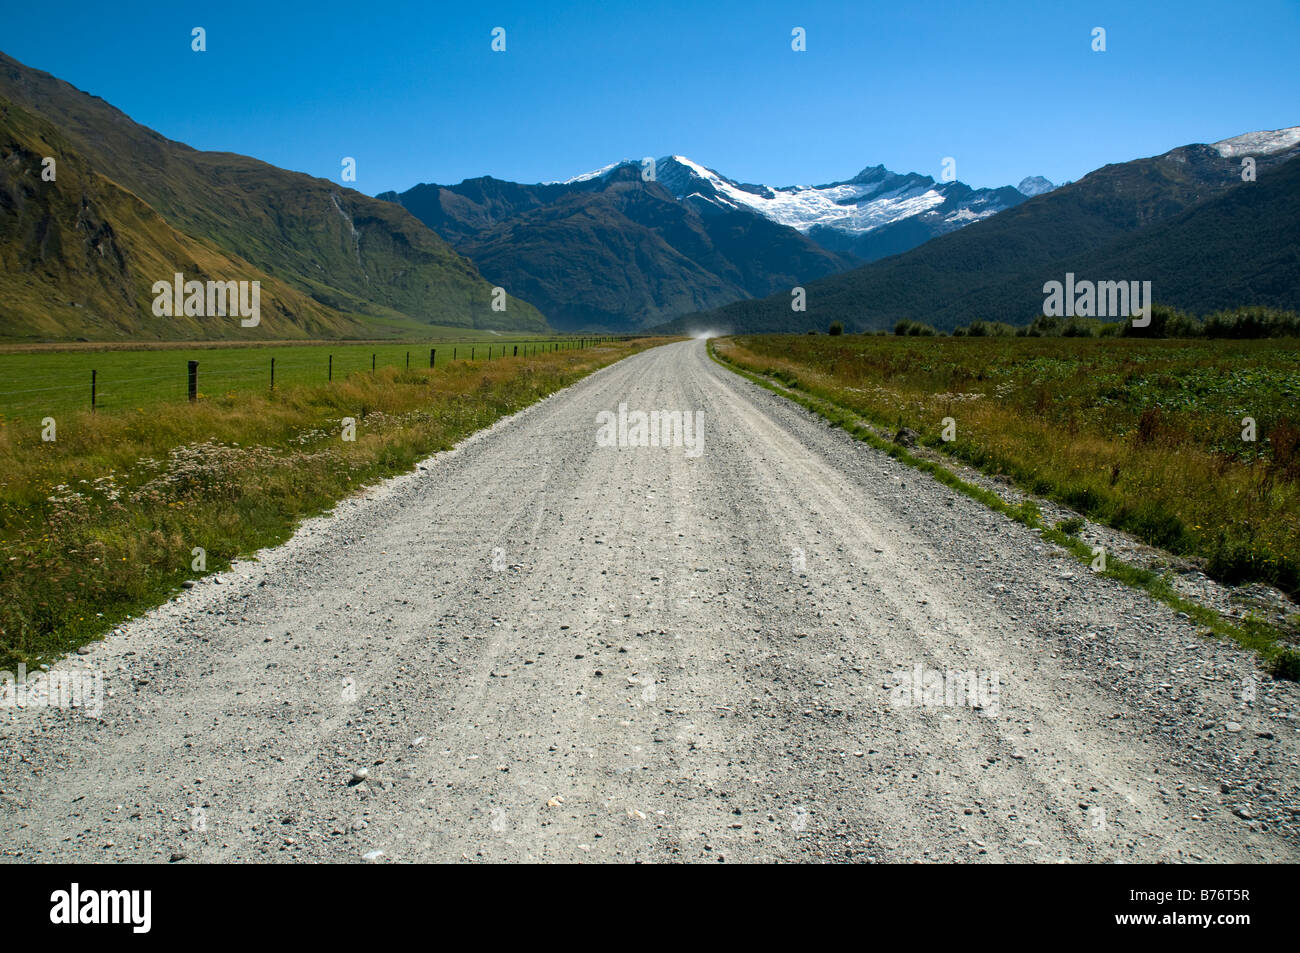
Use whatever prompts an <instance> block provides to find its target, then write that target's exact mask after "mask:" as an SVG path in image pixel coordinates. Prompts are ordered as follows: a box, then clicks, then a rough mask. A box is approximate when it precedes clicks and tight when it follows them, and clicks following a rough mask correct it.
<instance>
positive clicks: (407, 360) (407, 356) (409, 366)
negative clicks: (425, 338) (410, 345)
mask: <svg viewBox="0 0 1300 953" xmlns="http://www.w3.org/2000/svg"><path fill="white" fill-rule="evenodd" d="M406 369H407V370H408V371H409V370H410V369H411V352H410V351H407V352H406Z"/></svg>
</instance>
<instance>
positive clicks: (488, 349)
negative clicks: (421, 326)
mask: <svg viewBox="0 0 1300 953" xmlns="http://www.w3.org/2000/svg"><path fill="white" fill-rule="evenodd" d="M627 337H628V336H620V335H607V336H601V337H580V338H565V339H551V340H536V341H507V342H504V343H495V342H469V343H463V342H454V341H453V342H442V341H440V342H437V343H436V344H429V345H427V346H426V345H423V344H419V345H399V346H393V345H381V346H374V347H365V346H355V345H345V346H340V347H337V348H330V347H326V346H289V347H266V348H238V349H213V350H211V351H204V350H199V351H187V350H182V349H176V350H170V349H168V350H149V351H93V352H91V351H86V352H80V351H76V352H11V353H8V354H0V417H6V418H11V419H17V418H23V417H27V416H37V415H45V414H50V413H54V412H66V411H67V410H70V409H73V410H77V409H81V410H91V411H95V412H100V411H113V410H122V409H131V408H143V407H144V406H145V405H148V404H153V403H159V402H171V401H184V400H201V399H205V398H209V397H214V396H220V395H224V394H227V393H231V392H249V391H255V390H259V389H265V390H271V389H275V388H280V387H289V386H296V385H304V384H326V383H329V382H331V381H342V380H346V379H347V378H348V377H349V376H350V375H353V374H359V373H369V374H375V373H377V372H378V371H379V370H380V369H384V368H391V367H397V368H403V369H405V368H409V369H419V370H429V369H433V370H436V369H437V368H438V367H444V366H446V365H447V364H448V363H449V362H480V361H492V360H502V359H520V358H529V357H535V356H537V355H540V354H545V353H555V352H559V351H564V350H581V349H585V348H589V347H592V346H594V345H597V344H602V343H606V342H610V341H620V340H627ZM143 371H156V373H142V372H143ZM51 380H59V381H60V383H50V381H51ZM28 385H30V386H28Z"/></svg>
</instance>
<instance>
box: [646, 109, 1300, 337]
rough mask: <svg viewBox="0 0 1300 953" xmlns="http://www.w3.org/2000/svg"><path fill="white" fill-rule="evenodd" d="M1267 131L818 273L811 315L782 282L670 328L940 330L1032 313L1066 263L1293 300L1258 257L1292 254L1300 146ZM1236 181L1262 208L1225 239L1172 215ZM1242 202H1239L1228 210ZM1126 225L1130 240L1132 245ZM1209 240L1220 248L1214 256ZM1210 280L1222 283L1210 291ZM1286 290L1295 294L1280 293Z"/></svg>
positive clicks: (1248, 296) (1159, 288) (1239, 298)
mask: <svg viewBox="0 0 1300 953" xmlns="http://www.w3.org/2000/svg"><path fill="white" fill-rule="evenodd" d="M1270 135H1271V136H1272V138H1268V137H1261V136H1260V135H1259V134H1254V138H1253V139H1251V138H1250V137H1238V138H1237V139H1233V140H1227V141H1226V142H1224V143H1217V144H1215V145H1191V146H1183V147H1180V148H1177V149H1174V150H1171V151H1170V152H1167V153H1165V154H1164V155H1161V156H1157V157H1155V158H1150V159H1138V160H1135V161H1132V162H1126V163H1122V164H1117V165H1108V166H1105V167H1103V168H1101V169H1099V170H1097V171H1096V172H1093V173H1091V174H1090V175H1088V176H1085V177H1084V178H1083V179H1080V180H1079V181H1078V182H1075V183H1072V184H1070V185H1066V186H1062V187H1060V188H1057V189H1055V190H1053V191H1051V192H1048V193H1046V194H1044V195H1039V196H1036V197H1034V198H1031V199H1029V200H1028V201H1026V202H1024V203H1023V204H1021V205H1018V206H1016V207H1015V208H1012V209H1008V210H1007V211H1005V212H1002V213H1000V214H999V215H996V216H994V217H992V218H990V219H987V220H985V221H981V222H976V223H975V224H973V225H970V226H969V227H967V228H963V229H962V230H961V231H958V232H954V233H952V234H949V235H944V236H941V237H939V238H936V239H934V240H932V241H930V242H927V243H926V244H925V245H922V246H921V247H919V248H915V249H913V250H911V251H909V252H906V253H904V254H901V255H897V256H895V257H893V258H888V259H885V260H882V261H879V262H874V263H872V264H869V265H864V266H862V267H860V268H856V269H853V270H851V271H847V272H844V273H843V274H839V275H834V276H831V277H828V278H823V279H820V280H818V281H814V282H811V283H810V284H809V285H808V286H807V311H806V312H805V313H802V314H801V313H795V312H792V311H791V310H790V297H789V295H788V294H784V295H783V294H776V295H773V296H771V297H769V298H767V299H764V300H760V301H746V302H739V303H737V304H734V305H730V306H728V307H725V308H720V309H716V310H714V311H712V312H708V313H703V314H699V315H692V316H688V317H686V318H682V319H680V320H678V321H674V322H672V323H670V324H669V325H667V326H666V327H665V330H684V329H685V330H689V329H694V328H724V329H734V330H746V331H791V330H794V331H800V330H804V329H809V328H812V329H818V328H820V329H824V328H825V327H826V326H827V325H829V324H830V322H832V321H841V322H843V323H844V325H845V328H846V329H847V330H850V331H854V330H871V329H878V328H890V327H892V326H893V325H894V324H895V323H896V322H897V321H899V320H900V319H905V318H906V319H912V320H917V321H924V322H926V323H928V324H931V325H933V326H935V327H937V328H940V329H951V328H954V327H958V326H962V325H965V324H968V323H970V322H971V321H972V320H977V319H989V320H1001V321H1009V322H1018V323H1024V322H1027V321H1029V320H1030V319H1032V318H1033V316H1034V315H1035V314H1037V313H1039V312H1040V311H1041V307H1042V301H1043V293H1042V286H1043V283H1044V282H1045V281H1048V280H1051V279H1058V280H1059V279H1061V278H1063V276H1064V274H1065V272H1067V271H1072V272H1074V273H1075V274H1077V275H1079V276H1080V277H1081V278H1089V277H1090V278H1094V279H1107V280H1135V279H1137V280H1151V281H1152V282H1153V293H1154V296H1155V298H1156V300H1157V301H1160V302H1162V303H1169V304H1178V305H1179V306H1181V307H1185V308H1188V309H1191V310H1195V311H1203V310H1209V309H1211V308H1212V307H1214V306H1217V305H1216V302H1217V303H1218V304H1234V305H1236V304H1242V305H1244V304H1269V303H1282V304H1283V305H1284V306H1287V307H1294V306H1295V301H1296V300H1297V298H1300V289H1297V288H1295V287H1294V286H1293V285H1291V284H1290V283H1289V281H1288V280H1287V279H1285V278H1284V277H1281V276H1280V275H1279V274H1274V273H1272V272H1270V274H1269V275H1267V276H1266V275H1262V274H1260V273H1259V270H1258V268H1259V263H1260V262H1274V263H1280V264H1283V265H1284V264H1285V262H1286V261H1288V260H1289V258H1288V255H1289V254H1290V252H1288V250H1287V249H1288V245H1287V244H1286V243H1287V241H1288V237H1287V236H1288V235H1293V234H1294V233H1293V232H1291V231H1290V230H1289V226H1288V223H1287V219H1286V217H1285V209H1286V208H1288V207H1289V206H1288V205H1287V204H1286V203H1285V202H1284V201H1281V200H1280V199H1281V197H1282V196H1283V195H1284V194H1285V192H1286V190H1287V188H1288V186H1287V184H1286V183H1287V182H1288V181H1289V180H1288V178H1286V177H1285V176H1282V177H1280V178H1279V179H1277V180H1276V182H1274V184H1272V185H1270V181H1271V179H1270V177H1271V176H1273V175H1274V174H1276V172H1277V170H1279V168H1280V167H1281V166H1283V165H1284V164H1286V163H1288V162H1289V161H1290V160H1291V159H1293V158H1295V157H1296V156H1297V155H1300V144H1298V143H1297V142H1296V140H1295V138H1294V137H1289V136H1286V135H1282V134H1281V133H1274V134H1270ZM1239 140H1249V141H1251V142H1254V143H1257V144H1258V150H1257V152H1256V155H1255V158H1256V162H1257V175H1258V181H1256V182H1243V181H1242V178H1241V158H1242V153H1241V152H1240V151H1239V149H1238V148H1237V147H1236V146H1234V145H1232V143H1238V141H1239ZM1269 149H1272V150H1274V151H1272V152H1271V153H1270V152H1268V151H1267V150H1269ZM1270 188H1271V189H1275V190H1277V192H1276V194H1277V195H1278V197H1279V201H1273V202H1268V201H1259V196H1256V198H1255V200H1251V199H1249V198H1248V195H1249V193H1248V191H1247V190H1250V189H1261V190H1267V189H1270ZM1227 193H1234V194H1238V193H1240V195H1241V197H1242V198H1241V199H1240V201H1242V202H1243V203H1244V205H1243V207H1244V206H1245V205H1249V206H1250V207H1251V208H1253V209H1254V212H1253V213H1252V214H1257V215H1258V216H1259V223H1258V227H1255V228H1250V227H1248V226H1245V225H1242V226H1241V228H1242V231H1241V233H1240V235H1239V237H1240V239H1241V241H1240V242H1238V243H1237V244H1235V245H1232V246H1231V247H1227V245H1226V244H1225V243H1222V242H1219V241H1218V240H1215V239H1213V238H1212V236H1211V235H1210V234H1209V233H1208V231H1207V230H1206V229H1205V228H1204V227H1203V225H1202V226H1201V227H1197V228H1195V229H1193V230H1192V231H1187V232H1184V231H1183V228H1184V226H1185V225H1186V224H1187V223H1186V222H1184V223H1183V224H1178V225H1176V224H1175V223H1174V221H1173V220H1175V219H1177V218H1178V217H1179V216H1181V215H1183V214H1184V213H1186V212H1189V211H1190V210H1192V209H1193V208H1195V207H1196V206H1198V205H1200V204H1201V203H1204V202H1207V201H1208V200H1212V199H1214V198H1216V197H1218V196H1224V195H1225V194H1227ZM1265 194H1269V193H1268V192H1266V193H1265ZM1236 207H1237V206H1235V205H1234V204H1233V203H1232V202H1229V203H1228V205H1226V206H1224V209H1227V208H1236ZM1206 214H1207V215H1208V216H1210V218H1206V219H1201V218H1195V217H1192V216H1189V218H1188V220H1187V221H1194V222H1200V223H1204V222H1205V221H1209V220H1211V219H1212V218H1214V217H1217V216H1218V215H1219V214H1220V212H1218V211H1214V210H1213V209H1211V210H1209V211H1207V213H1206ZM1225 214H1230V217H1231V213H1226V212H1225ZM1233 220H1234V221H1237V219H1236V218H1234V219H1233ZM1292 221H1294V219H1292ZM1162 223H1169V224H1170V228H1169V230H1168V231H1167V232H1163V233H1162V232H1151V233H1150V236H1149V237H1142V238H1139V236H1144V233H1145V232H1146V230H1148V229H1152V228H1153V227H1155V226H1158V225H1161V224H1162ZM1128 238H1132V239H1133V241H1132V243H1131V244H1124V242H1123V240H1124V239H1128ZM1290 241H1292V242H1294V239H1293V238H1291V239H1290ZM1207 242H1208V243H1210V244H1204V245H1203V244H1201V243H1207ZM1278 243H1281V244H1278ZM1211 247H1214V248H1216V249H1217V252H1216V254H1217V255H1218V257H1217V259H1213V260H1212V259H1209V258H1208V257H1207V256H1208V255H1209V254H1210V248H1211ZM1211 260H1212V261H1213V267H1212V268H1209V269H1208V270H1207V268H1206V264H1207V263H1209V262H1210V261H1211ZM1198 262H1200V264H1198ZM1211 276H1212V277H1211ZM1211 284H1213V285H1214V286H1215V288H1216V289H1217V290H1216V291H1215V292H1214V294H1213V295H1207V292H1206V289H1207V288H1208V287H1209V286H1210V285H1211ZM1202 295H1207V296H1206V297H1205V298H1204V299H1203V298H1202ZM1279 295H1280V296H1281V297H1282V298H1286V297H1287V296H1288V295H1290V296H1291V298H1292V300H1291V302H1289V303H1286V302H1285V301H1283V302H1278V297H1279ZM1211 299H1212V300H1211Z"/></svg>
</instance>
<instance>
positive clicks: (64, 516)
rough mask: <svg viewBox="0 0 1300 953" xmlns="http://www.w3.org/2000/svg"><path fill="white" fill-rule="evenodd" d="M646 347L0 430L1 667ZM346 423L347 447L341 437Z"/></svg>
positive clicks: (164, 592) (83, 633) (108, 622)
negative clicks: (352, 424) (197, 555)
mask: <svg viewBox="0 0 1300 953" xmlns="http://www.w3.org/2000/svg"><path fill="white" fill-rule="evenodd" d="M657 343H661V342H659V341H657V340H653V341H651V340H640V341H630V342H618V343H608V344H604V345H600V346H597V347H590V348H587V349H583V350H561V351H559V352H553V353H549V354H539V355H536V356H533V357H529V358H527V359H524V358H518V359H501V360H495V361H492V362H490V363H489V362H484V361H480V362H478V363H474V364H470V363H469V362H467V361H463V360H462V361H459V362H456V363H449V364H446V365H443V364H441V363H440V364H439V367H438V368H437V369H436V370H434V371H432V372H430V371H428V370H427V369H424V370H415V369H412V370H410V371H406V370H404V369H398V368H392V367H389V368H380V369H379V370H378V371H377V373H376V374H375V375H374V376H373V377H372V376H371V375H370V373H369V371H366V372H364V373H354V374H351V375H349V376H348V377H347V378H346V379H343V380H340V379H338V377H336V378H335V381H334V382H333V383H332V384H328V385H326V384H320V385H311V386H308V385H299V386H293V387H287V388H284V389H277V390H276V391H275V392H274V393H260V394H258V393H255V394H250V393H234V392H232V393H229V394H225V395H221V396H215V397H211V398H208V399H206V400H203V401H199V402H196V403H194V404H190V403H188V402H180V403H159V404H154V405H151V406H148V407H142V408H139V409H134V408H133V409H131V410H127V411H122V412H117V413H99V414H94V415H92V414H90V413H89V412H84V411H83V412H74V413H65V414H61V415H59V416H58V418H57V439H56V440H55V441H54V442H43V441H42V440H41V427H40V423H39V421H36V420H32V421H22V422H13V421H8V422H6V421H3V420H0V458H3V459H4V461H5V465H4V470H3V475H2V476H0V669H12V668H13V666H14V665H16V664H17V663H18V662H20V661H25V662H27V663H28V664H29V665H34V664H38V663H39V662H40V661H42V660H47V659H49V658H51V657H53V656H55V655H57V654H59V653H62V652H66V651H68V650H71V649H73V648H75V647H77V646H79V645H82V644H84V643H85V642H87V641H89V640H91V639H93V638H96V637H98V636H99V635H101V634H103V633H104V632H105V631H107V630H108V629H110V628H111V627H112V626H114V625H116V624H117V623H119V622H120V621H121V620H122V619H123V618H125V617H126V616H127V615H128V614H132V613H136V612H139V611H141V610H142V609H144V608H147V607H149V606H151V605H155V604H157V603H159V602H161V601H163V600H165V599H166V598H167V597H168V596H169V595H170V594H171V593H173V592H174V591H175V590H176V588H177V587H178V586H179V585H180V583H181V582H182V581H183V580H184V579H186V578H192V577H195V576H197V575H200V573H198V572H196V571H194V570H192V569H191V564H192V561H193V558H194V557H193V556H192V555H191V553H192V550H193V549H194V548H195V547H202V548H203V549H204V550H206V559H207V570H208V571H215V570H220V569H222V568H225V567H227V566H229V564H230V562H231V560H233V559H234V558H236V557H237V556H239V555H241V554H248V553H251V552H253V551H255V550H257V549H259V548H261V547H263V546H268V545H273V544H275V543H278V542H281V541H283V540H285V539H287V538H288V537H289V535H291V533H292V531H293V527H294V526H295V525H296V524H297V523H298V522H299V521H300V520H301V519H303V518H305V517H307V516H310V515H314V514H316V513H319V512H321V511H323V510H325V509H328V508H329V507H330V506H331V505H333V504H334V503H335V502H336V501H338V500H339V499H341V498H343V497H345V496H347V495H348V494H349V493H352V492H354V491H355V490H356V489H357V488H359V487H361V486H362V485H364V484H367V483H371V482H374V481H376V480H379V479H382V478H384V477H388V476H392V475H395V474H397V473H401V472H404V471H407V470H409V469H411V468H412V467H413V466H414V465H415V463H416V462H417V461H418V460H420V459H422V458H424V457H426V456H428V455H429V454H430V453H433V452H436V451H438V450H444V449H448V448H450V447H451V446H453V445H454V444H455V443H457V442H458V441H459V440H461V439H462V438H464V437H465V436H467V435H468V434H470V433H472V432H474V431H476V430H479V429H481V428H483V427H486V426H488V425H489V424H491V423H493V422H494V421H496V420H498V419H499V418H501V417H503V416H505V415H508V414H510V413H513V412H515V411H517V410H519V409H521V408H523V407H525V406H527V405H528V404H531V403H533V402H534V401H536V400H538V399H540V398H542V397H544V396H546V395H547V394H550V393H552V392H554V391H556V390H558V389H560V388H562V387H565V386H567V385H569V384H571V383H573V382H574V381H576V380H577V379H579V378H580V377H583V376H584V375H586V374H587V373H590V372H591V371H593V370H596V369H597V368H599V367H603V366H605V365H607V364H610V363H613V362H614V361H616V360H618V359H619V358H622V357H625V356H627V355H629V354H632V353H634V352H636V351H638V350H642V349H644V348H646V347H650V346H653V345H654V344H657ZM344 417H353V418H355V420H356V440H355V442H345V441H343V440H342V439H341V421H342V418H344Z"/></svg>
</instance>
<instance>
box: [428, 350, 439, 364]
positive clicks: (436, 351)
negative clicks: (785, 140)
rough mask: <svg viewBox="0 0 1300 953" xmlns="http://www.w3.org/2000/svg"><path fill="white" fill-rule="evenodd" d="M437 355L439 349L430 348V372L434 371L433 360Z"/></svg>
mask: <svg viewBox="0 0 1300 953" xmlns="http://www.w3.org/2000/svg"><path fill="white" fill-rule="evenodd" d="M437 353H438V349H437V348H436V347H431V348H429V370H433V359H434V357H435V356H436V355H437Z"/></svg>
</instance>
